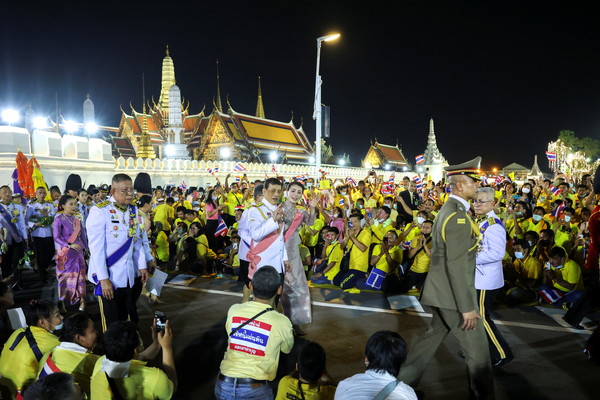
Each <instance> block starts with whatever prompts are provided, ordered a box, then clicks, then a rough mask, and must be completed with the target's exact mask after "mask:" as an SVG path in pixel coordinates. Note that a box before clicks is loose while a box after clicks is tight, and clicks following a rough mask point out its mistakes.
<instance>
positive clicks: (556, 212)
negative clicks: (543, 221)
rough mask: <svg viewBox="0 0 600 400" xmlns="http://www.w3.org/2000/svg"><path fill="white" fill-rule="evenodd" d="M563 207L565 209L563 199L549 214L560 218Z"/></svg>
mask: <svg viewBox="0 0 600 400" xmlns="http://www.w3.org/2000/svg"><path fill="white" fill-rule="evenodd" d="M564 209H565V202H564V201H563V202H562V203H560V204H559V205H558V206H556V208H555V209H554V211H552V213H551V214H550V215H552V216H553V217H555V218H562V216H563V214H564Z"/></svg>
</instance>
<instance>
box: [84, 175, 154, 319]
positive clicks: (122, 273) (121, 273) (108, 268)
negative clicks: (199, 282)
mask: <svg viewBox="0 0 600 400" xmlns="http://www.w3.org/2000/svg"><path fill="white" fill-rule="evenodd" d="M132 200H133V183H132V180H131V178H130V177H129V176H128V175H125V174H116V175H115V176H113V179H112V186H111V197H110V198H109V199H107V200H106V201H104V202H100V203H98V204H96V205H95V206H94V207H92V209H91V210H90V214H89V216H88V221H87V234H88V244H89V249H90V261H89V270H88V280H90V281H91V282H93V283H94V284H96V291H95V294H96V295H97V296H98V299H99V302H100V313H101V317H102V329H103V330H106V328H107V327H108V325H110V324H111V323H112V322H114V321H126V320H127V319H129V320H131V321H133V322H134V323H137V322H138V316H137V308H136V301H137V299H138V297H139V294H140V292H141V290H142V284H143V283H145V282H146V281H147V280H148V271H147V270H146V256H145V254H144V242H145V241H147V240H148V238H147V236H146V233H145V232H144V229H143V225H142V224H140V222H139V221H140V219H139V218H138V210H137V207H136V206H134V205H132V204H131V201H132Z"/></svg>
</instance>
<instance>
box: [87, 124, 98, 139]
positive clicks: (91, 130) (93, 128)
mask: <svg viewBox="0 0 600 400" xmlns="http://www.w3.org/2000/svg"><path fill="white" fill-rule="evenodd" d="M84 130H85V132H86V133H87V134H88V139H89V138H90V136H91V135H95V134H96V132H98V125H96V123H95V122H87V123H86V124H85V126H84Z"/></svg>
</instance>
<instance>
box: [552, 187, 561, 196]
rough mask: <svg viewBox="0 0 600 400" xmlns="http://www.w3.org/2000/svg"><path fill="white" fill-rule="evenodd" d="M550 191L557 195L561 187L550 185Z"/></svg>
mask: <svg viewBox="0 0 600 400" xmlns="http://www.w3.org/2000/svg"><path fill="white" fill-rule="evenodd" d="M550 191H551V192H552V194H553V195H555V196H557V195H558V194H559V193H560V189H559V188H557V187H554V186H553V185H550Z"/></svg>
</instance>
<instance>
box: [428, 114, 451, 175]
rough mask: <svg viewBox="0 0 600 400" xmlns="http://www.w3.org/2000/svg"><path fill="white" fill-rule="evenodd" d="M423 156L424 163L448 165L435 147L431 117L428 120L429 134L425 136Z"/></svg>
mask: <svg viewBox="0 0 600 400" xmlns="http://www.w3.org/2000/svg"><path fill="white" fill-rule="evenodd" d="M423 158H425V165H435V164H440V165H448V162H447V161H446V159H445V158H444V156H443V155H442V153H441V152H440V150H439V149H438V147H437V140H436V138H435V131H434V128H433V118H431V119H430V120H429V135H428V136H427V147H426V148H425V151H424V152H423Z"/></svg>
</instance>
